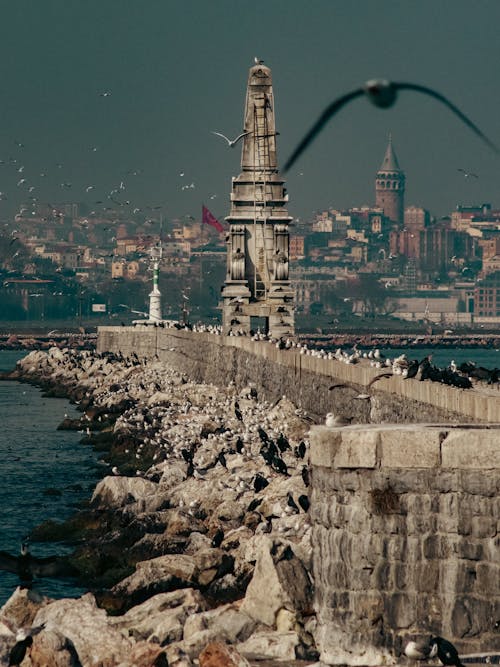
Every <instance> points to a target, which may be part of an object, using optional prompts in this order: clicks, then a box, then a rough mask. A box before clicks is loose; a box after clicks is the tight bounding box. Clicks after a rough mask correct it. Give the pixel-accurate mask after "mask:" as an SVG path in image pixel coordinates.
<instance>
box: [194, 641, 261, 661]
mask: <svg viewBox="0 0 500 667" xmlns="http://www.w3.org/2000/svg"><path fill="white" fill-rule="evenodd" d="M199 664H200V667H250V663H249V662H248V660H247V659H246V658H244V657H243V656H242V655H240V654H239V653H238V651H237V650H236V649H235V648H234V647H233V646H227V644H223V643H222V642H210V643H209V644H207V646H205V648H204V649H203V651H202V652H201V653H200V657H199Z"/></svg>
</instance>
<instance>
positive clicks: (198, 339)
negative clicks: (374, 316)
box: [97, 325, 500, 423]
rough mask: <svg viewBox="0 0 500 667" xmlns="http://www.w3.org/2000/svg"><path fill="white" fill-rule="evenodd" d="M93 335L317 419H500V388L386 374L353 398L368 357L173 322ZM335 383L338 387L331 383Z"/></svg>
mask: <svg viewBox="0 0 500 667" xmlns="http://www.w3.org/2000/svg"><path fill="white" fill-rule="evenodd" d="M98 334H99V335H98V341H97V349H98V350H99V351H105V350H112V351H115V352H117V351H119V350H120V351H122V352H123V353H124V354H131V353H132V352H136V353H137V354H138V355H140V356H144V357H149V358H153V357H156V358H158V359H160V360H161V361H163V362H165V364H167V365H168V366H170V367H172V368H175V369H176V370H178V371H179V372H181V373H185V374H186V375H188V376H189V377H190V378H192V379H193V380H195V381H200V382H202V381H203V382H210V383H213V384H215V385H219V386H225V385H227V383H228V382H231V381H232V382H234V383H235V384H236V386H237V387H239V388H241V387H244V386H246V385H248V383H249V382H253V383H254V384H255V385H256V386H257V388H258V390H259V396H260V397H261V398H263V399H266V400H268V401H272V402H273V401H276V400H278V399H279V398H280V397H281V396H283V395H286V396H287V398H289V399H290V400H291V401H292V402H293V403H295V404H296V405H297V406H298V407H300V408H302V409H303V410H305V411H307V412H308V413H309V414H310V415H311V417H312V418H313V419H314V420H315V421H318V422H322V421H324V418H325V415H326V413H328V412H335V414H341V415H345V416H349V417H352V418H353V422H357V423H367V422H377V423H379V422H390V423H400V422H401V423H411V422H423V421H424V422H431V421H435V422H442V421H445V420H450V421H453V422H461V423H468V422H475V421H477V422H481V421H488V422H498V421H500V395H499V396H494V395H491V394H490V395H485V394H482V393H481V392H479V391H477V390H473V391H471V390H463V389H457V388H456V387H449V386H446V385H442V384H440V383H437V382H430V381H426V382H419V381H418V380H403V379H402V378H400V377H392V378H384V379H382V380H379V381H378V382H377V383H376V384H374V385H373V387H372V389H371V390H370V394H371V398H370V400H369V401H361V400H353V399H354V397H355V396H356V395H357V394H358V393H363V392H365V391H366V386H367V385H368V383H369V382H370V381H371V380H373V378H375V377H377V376H378V375H380V373H381V371H380V370H379V369H376V368H372V367H371V366H370V365H369V364H368V363H367V362H365V363H360V364H356V365H348V364H344V363H341V362H339V361H337V360H334V359H322V358H318V357H315V356H309V355H305V354H300V353H299V351H297V350H295V349H293V350H280V349H278V348H276V346H275V345H273V344H271V343H268V342H255V341H253V340H251V339H250V338H247V337H243V336H242V337H236V336H216V335H213V334H209V333H197V332H191V331H184V330H178V329H175V328H162V327H154V326H146V325H139V326H136V327H99V329H98ZM334 385H340V386H336V387H334V388H333V389H330V387H332V386H334Z"/></svg>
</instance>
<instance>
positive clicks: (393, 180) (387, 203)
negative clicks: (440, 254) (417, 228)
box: [375, 135, 405, 225]
mask: <svg viewBox="0 0 500 667" xmlns="http://www.w3.org/2000/svg"><path fill="white" fill-rule="evenodd" d="M404 200H405V174H404V171H402V170H401V169H400V168H399V164H398V159H397V157H396V153H395V152H394V148H393V146H392V138H391V136H390V135H389V143H388V145H387V150H386V151H385V157H384V161H383V162H382V166H381V167H380V169H379V170H378V172H377V177H376V180H375V206H376V207H377V208H381V209H383V211H384V215H385V216H386V217H387V218H389V219H390V220H393V221H394V222H397V223H399V224H400V225H403V222H404V210H405V208H404V207H405V203H404Z"/></svg>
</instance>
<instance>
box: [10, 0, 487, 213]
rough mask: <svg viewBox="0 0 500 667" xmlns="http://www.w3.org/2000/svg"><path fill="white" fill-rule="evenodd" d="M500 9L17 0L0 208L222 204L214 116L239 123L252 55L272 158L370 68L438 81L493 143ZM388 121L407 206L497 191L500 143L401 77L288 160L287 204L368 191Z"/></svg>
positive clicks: (462, 2)
mask: <svg viewBox="0 0 500 667" xmlns="http://www.w3.org/2000/svg"><path fill="white" fill-rule="evenodd" d="M499 19H500V5H498V4H497V3H493V2H488V1H487V0H484V1H483V2H479V3H474V5H473V4H472V2H469V1H467V0H454V1H453V2H452V1H451V0H450V1H448V0H445V1H443V2H440V3H438V4H437V5H436V3H431V2H427V1H424V2H421V3H418V5H417V4H413V3H411V4H410V3H409V2H404V3H396V2H385V3H383V4H382V5H380V4H376V3H371V2H364V1H363V2H360V3H356V4H355V5H354V4H353V5H351V4H345V3H343V2H337V1H336V0H331V1H329V2H326V1H322V0H321V1H318V2H316V3H314V4H312V5H310V4H309V3H306V2H302V1H299V0H291V1H289V2H282V1H281V0H276V1H275V2H272V3H264V2H261V1H260V0H257V1H256V2H254V3H253V4H252V6H251V7H248V6H243V5H242V6H239V7H234V3H229V2H228V1H226V0H219V1H218V2H216V3H203V2H200V1H198V0H192V1H191V2H182V3H181V2H177V1H173V2H169V3H164V2H157V1H155V0H151V1H150V2H148V3H146V4H145V5H144V4H142V5H141V4H140V3H136V2H118V1H116V0H108V2H106V3H98V2H95V1H94V0H90V1H89V2H87V3H85V6H83V5H81V4H80V3H77V2H74V1H70V2H67V1H65V2H63V1H62V0H47V1H46V2H44V3H43V6H42V3H36V2H34V1H29V0H21V1H20V2H18V3H16V4H15V5H14V4H12V5H11V6H9V7H7V8H6V10H5V11H4V22H3V25H2V28H1V30H2V40H0V53H1V54H2V63H3V74H4V90H6V91H7V96H6V99H5V101H4V109H3V114H2V123H1V124H0V159H1V160H3V164H1V165H0V192H2V193H4V195H3V196H0V198H1V199H2V201H0V218H1V219H3V220H5V219H8V218H9V217H11V216H12V214H13V213H14V212H15V211H16V210H17V209H18V207H19V205H20V203H21V202H23V201H26V200H27V199H28V198H29V197H30V196H37V197H38V201H39V202H40V203H43V202H44V201H49V202H50V201H82V202H86V203H89V205H91V206H93V207H96V208H99V207H101V208H102V207H104V206H107V205H109V200H108V196H109V194H110V192H111V191H112V190H117V193H116V195H117V197H118V198H119V201H121V202H126V201H128V202H130V204H124V206H127V207H129V208H130V212H131V213H132V211H133V208H136V207H137V208H141V209H145V207H146V206H148V205H149V206H162V209H157V210H161V212H162V213H163V215H165V216H166V217H168V218H174V217H179V218H182V217H184V216H189V215H191V216H196V217H199V215H200V212H201V205H202V204H203V203H205V204H206V205H208V206H209V207H210V209H211V210H212V211H213V212H214V214H215V215H216V216H217V217H224V216H226V215H228V214H229V193H230V190H231V178H232V177H233V176H235V175H236V174H237V173H238V171H239V163H240V151H241V147H240V146H236V147H234V148H230V147H229V146H228V145H227V144H226V143H225V142H224V141H223V140H221V139H220V138H219V137H217V136H214V135H213V134H212V133H213V132H214V131H217V132H221V133H223V134H225V135H227V136H229V137H236V136H237V135H238V134H239V133H240V131H241V129H242V126H243V107H244V93H245V83H246V77H247V74H248V69H249V67H250V66H251V65H252V64H253V59H254V57H255V56H257V57H259V58H262V59H263V60H264V61H265V63H266V64H267V65H269V66H270V67H271V69H272V72H273V81H274V87H275V98H276V119H277V129H278V131H279V132H280V136H279V137H278V162H279V165H280V166H282V165H283V164H284V162H285V161H286V159H287V158H288V156H289V154H290V153H291V151H292V149H293V148H294V146H295V145H296V143H297V141H298V140H299V139H300V137H301V136H302V135H303V134H304V132H305V131H306V130H307V129H308V127H310V125H311V123H312V122H313V121H314V120H315V118H316V117H317V115H318V113H319V112H320V111H321V109H322V108H323V107H324V106H325V103H327V102H328V101H329V100H331V99H333V98H334V97H335V96H337V95H338V94H342V93H343V92H345V91H347V90H350V89H352V88H354V87H356V86H359V85H361V84H362V83H363V82H364V81H366V80H367V79H369V78H373V77H374V76H381V77H386V78H390V79H393V80H407V81H415V82H417V83H421V84H425V85H428V86H431V87H432V88H435V89H436V90H439V91H440V92H442V93H443V94H445V95H446V96H447V97H448V98H449V99H450V100H451V101H452V102H453V103H454V104H456V105H457V106H458V107H459V108H460V109H461V110H463V112H464V113H466V114H467V115H468V116H469V117H470V118H471V119H472V120H473V121H474V122H475V123H476V124H477V125H478V126H479V127H480V128H481V130H482V131H484V132H485V134H487V135H488V136H489V137H491V139H492V140H493V141H494V142H497V143H499V140H500V123H499V121H498V115H497V113H496V111H495V109H496V108H498V104H499V103H500V85H498V86H496V85H495V80H496V76H497V75H496V71H495V67H496V63H497V62H498V55H499V53H498V52H499V47H498V43H497V42H496V36H495V33H496V30H497V26H498V24H499ZM278 28H279V29H278ZM389 134H392V139H393V143H394V146H395V149H396V152H397V155H398V158H399V162H400V166H401V169H402V170H403V171H404V172H405V174H406V179H407V187H406V197H405V203H406V205H407V206H411V205H416V206H423V207H425V208H427V209H429V210H430V212H431V213H432V214H433V215H435V216H437V217H440V216H442V215H446V214H448V213H450V212H451V210H453V209H454V208H455V206H456V205H457V204H472V203H483V202H490V203H491V204H492V205H493V207H494V208H495V207H499V206H500V196H499V193H498V181H499V175H500V174H499V171H500V158H498V156H495V155H494V154H493V153H492V152H491V151H488V148H487V147H485V146H484V145H483V144H482V143H481V141H479V140H478V138H477V137H476V136H474V135H473V134H472V133H471V132H470V131H468V129H467V128H465V127H464V126H463V125H462V124H461V123H460V122H459V121H458V120H457V119H456V118H455V117H453V115H452V114H450V113H449V111H448V110H447V109H445V108H441V107H440V106H439V105H438V104H437V103H436V101H435V100H432V99H425V98H420V97H418V96H417V97H415V96H413V95H410V94H408V95H401V98H400V100H398V104H397V105H395V107H394V108H392V109H388V110H379V109H375V108H373V107H371V105H369V104H368V103H367V102H366V101H365V100H357V101H355V102H354V103H353V104H352V105H350V107H349V109H346V110H345V111H343V112H342V113H340V114H339V115H338V117H337V118H335V121H334V122H332V123H331V125H330V126H329V127H328V128H326V129H325V131H324V132H323V134H322V136H321V137H320V138H319V139H318V140H317V141H316V142H315V144H314V145H313V146H311V148H310V150H308V151H307V153H306V154H304V156H303V157H302V158H301V159H300V161H299V162H298V163H297V165H296V168H294V169H293V170H291V171H290V173H289V174H287V188H288V191H289V193H290V205H289V210H290V214H291V215H292V216H294V217H301V218H307V217H308V216H310V215H311V213H312V211H313V210H322V209H326V208H329V207H333V208H336V209H345V208H349V207H354V206H363V205H368V206H373V205H374V203H375V188H374V182H375V175H376V172H377V171H378V169H379V167H380V164H381V162H382V159H383V156H384V152H385V148H386V146H387V140H388V136H389ZM14 160H15V162H14ZM460 169H462V170H463V171H459V170H460ZM466 173H473V174H476V175H477V178H474V177H467V176H466ZM41 174H45V175H44V176H42V175H41ZM181 174H183V175H181ZM191 184H193V185H194V187H191ZM122 186H123V187H122ZM30 188H34V189H33V190H32V191H31V192H30ZM95 202H102V203H100V204H96V203H95Z"/></svg>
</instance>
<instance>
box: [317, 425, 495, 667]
mask: <svg viewBox="0 0 500 667" xmlns="http://www.w3.org/2000/svg"><path fill="white" fill-rule="evenodd" d="M310 443H311V445H310V446H311V449H310V457H311V458H310V464H311V472H312V484H311V488H312V493H311V508H310V520H311V523H312V545H313V573H314V580H315V589H316V593H315V595H316V612H317V615H318V628H319V632H318V634H317V636H316V641H317V644H318V648H319V649H320V651H321V662H322V664H324V665H333V664H341V663H342V664H351V665H356V664H357V665H361V664H363V665H366V664H371V665H376V664H387V663H390V661H391V656H394V655H396V656H397V655H401V654H402V651H403V648H404V646H405V644H406V642H407V641H408V640H409V639H414V638H415V637H421V638H424V637H428V635H429V634H430V633H432V634H439V635H443V636H445V637H448V638H450V639H452V640H453V642H454V643H456V645H457V648H458V649H459V652H460V653H461V654H462V655H463V654H464V653H476V652H483V653H484V652H487V651H498V650H499V649H500V636H499V634H498V628H497V627H495V624H498V620H499V619H500V557H499V556H500V523H499V517H500V495H499V492H500V477H499V474H498V472H499V469H500V428H499V427H496V428H495V427H487V426H486V427H473V428H462V427H460V426H457V427H450V426H448V425H441V426H439V425H437V426H425V425H422V424H419V425H411V426H409V425H408V426H399V425H387V426H368V427H367V426H364V427H346V428H327V427H325V426H317V427H313V428H312V429H311V432H310Z"/></svg>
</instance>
